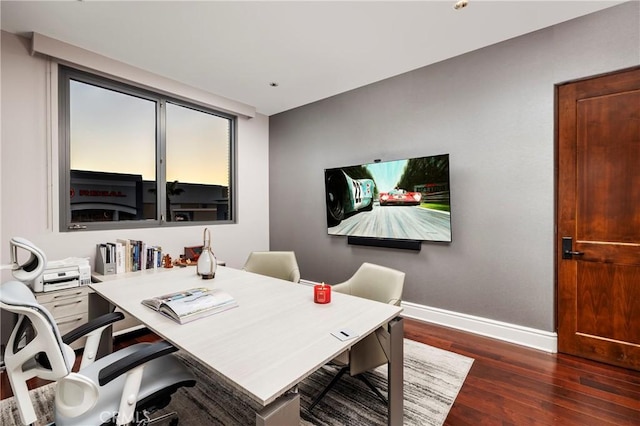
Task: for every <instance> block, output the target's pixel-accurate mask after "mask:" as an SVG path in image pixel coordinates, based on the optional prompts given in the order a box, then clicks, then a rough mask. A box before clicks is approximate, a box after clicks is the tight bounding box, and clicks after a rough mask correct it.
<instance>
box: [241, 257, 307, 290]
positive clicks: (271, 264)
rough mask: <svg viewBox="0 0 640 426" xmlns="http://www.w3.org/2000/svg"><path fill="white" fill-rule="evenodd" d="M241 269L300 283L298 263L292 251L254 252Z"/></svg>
mask: <svg viewBox="0 0 640 426" xmlns="http://www.w3.org/2000/svg"><path fill="white" fill-rule="evenodd" d="M242 269H244V270H245V271H249V272H254V273H256V274H260V275H267V276H269V277H273V278H280V279H282V280H286V281H292V282H294V283H297V282H300V269H299V268H298V261H297V260H296V255H295V253H294V252H292V251H254V252H252V253H251V254H250V255H249V258H248V259H247V262H246V263H245V264H244V267H243V268H242Z"/></svg>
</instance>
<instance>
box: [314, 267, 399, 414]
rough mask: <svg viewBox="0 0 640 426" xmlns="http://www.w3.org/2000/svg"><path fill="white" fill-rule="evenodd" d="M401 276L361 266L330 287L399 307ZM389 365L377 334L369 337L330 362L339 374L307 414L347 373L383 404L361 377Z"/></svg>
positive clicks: (378, 393) (376, 390)
mask: <svg viewBox="0 0 640 426" xmlns="http://www.w3.org/2000/svg"><path fill="white" fill-rule="evenodd" d="M404 277H405V274H404V272H400V271H397V270H395V269H391V268H387V267H385V266H380V265H375V264H372V263H363V264H362V266H360V268H359V269H358V270H357V271H356V272H355V274H354V275H353V276H352V277H351V278H349V279H348V280H347V281H345V282H343V283H341V284H335V285H333V286H331V289H332V291H334V292H337V293H344V294H350V295H352V296H358V297H363V298H365V299H370V300H375V301H378V302H382V303H389V304H391V305H396V306H399V305H400V302H401V301H402V289H403V287H404ZM387 362H388V359H387V356H386V355H385V353H384V350H383V349H382V344H381V343H380V341H379V340H378V337H377V335H376V333H371V334H370V335H368V336H367V337H365V338H364V339H362V340H361V341H359V342H358V343H356V344H355V345H354V346H353V347H352V348H351V349H350V350H348V351H346V352H344V353H342V354H340V355H339V356H338V357H336V358H335V359H333V360H332V362H331V363H332V364H334V365H337V366H338V367H340V370H339V371H338V373H337V374H336V376H335V377H334V378H333V380H332V381H331V383H329V385H328V386H327V387H326V388H325V389H324V390H323V391H322V393H320V395H319V396H318V397H317V398H316V399H315V400H314V401H313V403H312V404H311V405H310V406H309V411H311V410H312V409H313V407H315V406H316V404H317V403H318V402H320V400H321V399H322V398H323V397H324V396H325V395H326V394H327V392H329V391H330V390H331V389H332V388H333V387H334V386H335V384H336V383H337V382H338V380H339V379H340V378H341V377H342V375H343V374H344V373H346V372H348V373H349V374H350V375H351V376H354V377H357V378H359V379H360V380H362V381H363V382H364V383H365V384H366V385H367V386H368V387H369V388H370V389H371V390H372V391H373V392H374V393H375V394H376V395H377V396H378V397H379V398H380V399H381V400H382V401H384V402H385V403H386V399H385V397H384V396H383V395H382V394H381V393H380V391H379V390H378V389H377V388H376V387H375V386H374V385H373V384H372V383H371V382H370V381H369V380H368V379H367V377H366V376H365V375H364V374H363V373H365V372H367V371H370V370H373V369H374V368H377V367H379V366H381V365H384V364H386V363H387Z"/></svg>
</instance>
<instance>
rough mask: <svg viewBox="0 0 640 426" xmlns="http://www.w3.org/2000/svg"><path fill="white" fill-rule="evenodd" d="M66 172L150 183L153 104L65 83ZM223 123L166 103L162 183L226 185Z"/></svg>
mask: <svg viewBox="0 0 640 426" xmlns="http://www.w3.org/2000/svg"><path fill="white" fill-rule="evenodd" d="M70 90H71V106H72V108H71V168H72V169H77V170H92V171H100V172H111V173H128V174H141V175H142V177H143V179H144V180H155V163H156V160H155V131H156V124H155V122H156V119H155V105H156V104H155V102H152V101H149V100H146V99H142V98H138V97H134V96H130V95H126V94H122V93H118V92H115V91H110V90H106V89H102V88H99V87H95V86H91V85H89V84H85V83H80V82H77V81H72V82H71V89H70ZM228 127H229V121H228V120H227V119H224V118H220V117H217V116H214V115H211V114H206V113H203V112H200V111H195V110H192V109H188V108H185V107H182V106H179V105H174V104H167V159H168V161H167V181H174V180H178V181H180V182H184V183H202V184H216V185H224V186H228V185H229V169H228V163H229V146H228V145H229V137H228Z"/></svg>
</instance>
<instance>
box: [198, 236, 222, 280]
mask: <svg viewBox="0 0 640 426" xmlns="http://www.w3.org/2000/svg"><path fill="white" fill-rule="evenodd" d="M202 239H203V243H202V253H200V257H198V264H197V266H196V268H197V272H198V275H200V276H201V277H202V279H203V280H210V279H211V278H213V277H215V276H216V268H217V267H218V264H217V262H216V257H215V256H214V255H213V252H212V251H211V233H209V229H208V228H204V233H203V237H202Z"/></svg>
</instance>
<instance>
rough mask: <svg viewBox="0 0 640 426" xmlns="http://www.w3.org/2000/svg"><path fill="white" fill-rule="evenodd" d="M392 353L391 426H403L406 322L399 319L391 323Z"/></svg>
mask: <svg viewBox="0 0 640 426" xmlns="http://www.w3.org/2000/svg"><path fill="white" fill-rule="evenodd" d="M389 334H390V338H389V339H390V345H389V346H390V352H391V354H390V355H391V356H390V357H389V370H388V371H389V373H388V375H387V377H388V382H389V383H388V385H387V386H388V387H389V388H388V389H389V422H388V424H389V426H401V425H402V424H403V421H404V322H403V320H402V318H400V317H397V318H394V319H393V320H391V322H389Z"/></svg>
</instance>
